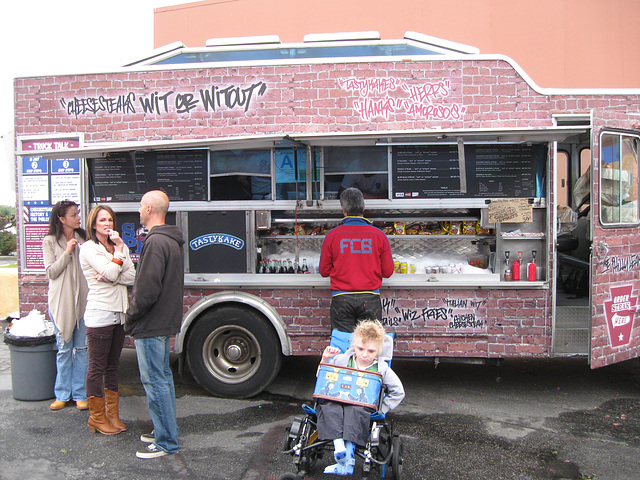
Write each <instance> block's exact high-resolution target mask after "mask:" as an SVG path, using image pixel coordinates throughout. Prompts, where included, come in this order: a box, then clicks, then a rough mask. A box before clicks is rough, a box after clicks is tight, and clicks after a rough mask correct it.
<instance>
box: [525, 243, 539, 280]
mask: <svg viewBox="0 0 640 480" xmlns="http://www.w3.org/2000/svg"><path fill="white" fill-rule="evenodd" d="M536 253H537V252H536V251H535V250H532V251H531V263H530V264H529V265H528V266H527V280H529V281H530V282H535V281H536V280H537V279H538V271H537V267H536Z"/></svg>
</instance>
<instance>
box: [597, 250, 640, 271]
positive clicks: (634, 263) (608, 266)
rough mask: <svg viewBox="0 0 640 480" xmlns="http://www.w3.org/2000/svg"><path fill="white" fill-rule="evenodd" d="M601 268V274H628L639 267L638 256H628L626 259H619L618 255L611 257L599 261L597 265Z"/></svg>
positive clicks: (639, 256) (639, 260)
mask: <svg viewBox="0 0 640 480" xmlns="http://www.w3.org/2000/svg"><path fill="white" fill-rule="evenodd" d="M598 266H599V267H601V268H602V273H605V272H612V273H618V272H628V271H631V270H635V269H637V268H638V267H640V255H635V254H634V255H629V256H626V257H620V256H618V255H612V256H610V257H605V258H604V259H602V260H600V263H599V264H598Z"/></svg>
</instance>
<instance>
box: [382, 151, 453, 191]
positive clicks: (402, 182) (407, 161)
mask: <svg viewBox="0 0 640 480" xmlns="http://www.w3.org/2000/svg"><path fill="white" fill-rule="evenodd" d="M392 168H393V196H394V198H433V197H462V196H464V195H463V194H462V193H461V192H460V164H459V162H458V147H457V145H433V146H429V147H426V146H401V147H394V148H393V162H392Z"/></svg>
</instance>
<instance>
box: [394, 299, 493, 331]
mask: <svg viewBox="0 0 640 480" xmlns="http://www.w3.org/2000/svg"><path fill="white" fill-rule="evenodd" d="M441 302H442V304H443V306H441V307H425V308H404V307H400V306H398V305H397V304H396V300H395V299H394V298H383V299H382V314H383V318H382V323H383V324H384V325H386V326H389V327H395V326H398V325H400V324H401V323H406V322H410V323H411V322H414V321H423V322H424V323H425V326H428V325H429V324H430V323H432V324H433V323H434V322H439V323H438V324H441V323H442V322H449V323H448V325H447V327H448V328H450V329H453V330H459V329H462V328H482V327H484V325H485V320H484V319H482V318H479V317H478V312H477V311H478V309H479V308H481V307H484V306H485V305H486V303H487V301H486V300H472V299H459V298H455V299H449V298H443V299H441Z"/></svg>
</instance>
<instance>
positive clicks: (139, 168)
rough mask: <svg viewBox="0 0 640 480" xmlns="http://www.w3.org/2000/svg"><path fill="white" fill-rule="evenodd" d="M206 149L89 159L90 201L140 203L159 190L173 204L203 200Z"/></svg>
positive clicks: (205, 182) (131, 153) (138, 153)
mask: <svg viewBox="0 0 640 480" xmlns="http://www.w3.org/2000/svg"><path fill="white" fill-rule="evenodd" d="M208 159H209V157H208V151H207V150H167V151H164V150H158V151H155V152H135V153H134V152H123V153H117V154H111V155H108V156H107V157H106V158H96V159H88V160H87V166H88V168H89V178H90V185H89V188H90V192H89V194H90V198H91V201H92V202H139V201H140V198H142V195H144V194H145V193H146V192H148V191H149V190H162V191H164V192H165V193H166V194H167V195H169V198H170V199H171V201H172V202H175V201H204V200H207V192H208V169H207V163H208Z"/></svg>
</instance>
